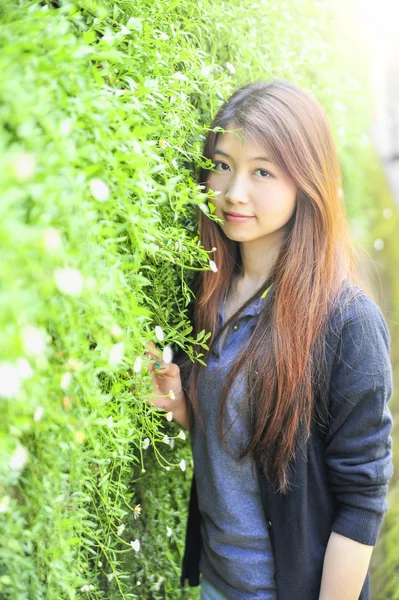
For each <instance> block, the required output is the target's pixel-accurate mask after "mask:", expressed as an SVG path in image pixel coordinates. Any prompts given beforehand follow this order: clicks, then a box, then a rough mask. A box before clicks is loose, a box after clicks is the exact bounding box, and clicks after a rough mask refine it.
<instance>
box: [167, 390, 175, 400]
mask: <svg viewBox="0 0 399 600" xmlns="http://www.w3.org/2000/svg"><path fill="white" fill-rule="evenodd" d="M168 396H169V398H170V399H171V400H176V395H175V393H174V391H173V390H169V394H168Z"/></svg>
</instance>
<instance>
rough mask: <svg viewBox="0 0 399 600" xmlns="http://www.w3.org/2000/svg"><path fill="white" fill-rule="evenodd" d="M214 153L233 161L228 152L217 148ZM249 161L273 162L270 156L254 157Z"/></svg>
mask: <svg viewBox="0 0 399 600" xmlns="http://www.w3.org/2000/svg"><path fill="white" fill-rule="evenodd" d="M214 153H215V154H220V155H221V156H226V157H227V158H230V159H231V160H233V159H232V157H231V156H230V155H229V154H227V152H224V151H223V150H219V149H217V148H216V150H215V152H214ZM249 160H264V161H265V162H270V163H271V162H272V161H271V160H270V158H269V157H268V156H254V157H253V158H250V159H249Z"/></svg>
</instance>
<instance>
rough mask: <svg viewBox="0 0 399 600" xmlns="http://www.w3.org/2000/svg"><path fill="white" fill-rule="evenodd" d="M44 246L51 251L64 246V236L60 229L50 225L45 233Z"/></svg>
mask: <svg viewBox="0 0 399 600" xmlns="http://www.w3.org/2000/svg"><path fill="white" fill-rule="evenodd" d="M42 239H43V246H44V247H45V249H46V250H48V251H49V252H55V251H57V250H59V249H60V248H61V246H62V237H61V234H60V232H59V231H58V229H56V228H55V227H48V228H47V229H46V230H45V232H44V233H43V238H42Z"/></svg>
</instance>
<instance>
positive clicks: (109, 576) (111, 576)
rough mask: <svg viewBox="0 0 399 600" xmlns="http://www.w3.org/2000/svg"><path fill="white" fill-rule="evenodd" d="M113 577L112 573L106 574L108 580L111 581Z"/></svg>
mask: <svg viewBox="0 0 399 600" xmlns="http://www.w3.org/2000/svg"><path fill="white" fill-rule="evenodd" d="M113 578H114V574H113V573H110V574H109V575H108V581H112V580H113Z"/></svg>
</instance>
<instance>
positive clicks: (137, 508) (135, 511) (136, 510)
mask: <svg viewBox="0 0 399 600" xmlns="http://www.w3.org/2000/svg"><path fill="white" fill-rule="evenodd" d="M140 514H141V504H136V506H135V507H134V509H133V517H134V518H135V519H138V518H139V516H140Z"/></svg>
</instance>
